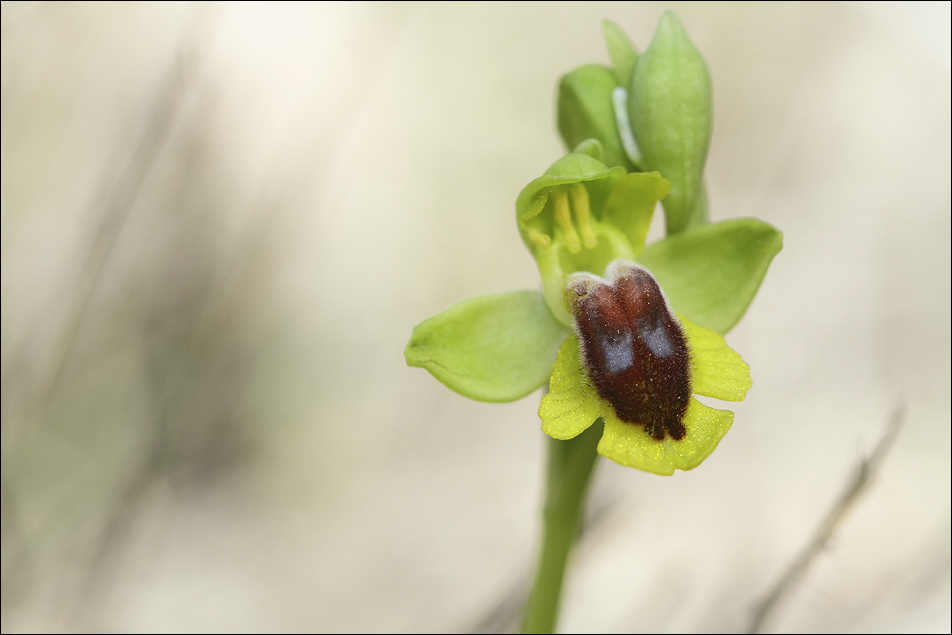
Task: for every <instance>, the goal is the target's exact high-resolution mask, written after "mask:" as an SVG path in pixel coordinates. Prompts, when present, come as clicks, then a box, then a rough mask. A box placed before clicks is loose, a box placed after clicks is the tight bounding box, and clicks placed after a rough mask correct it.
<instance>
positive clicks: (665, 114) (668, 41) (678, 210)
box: [628, 11, 712, 235]
mask: <svg viewBox="0 0 952 635" xmlns="http://www.w3.org/2000/svg"><path fill="white" fill-rule="evenodd" d="M628 94H629V99H628V114H629V120H630V122H631V126H632V129H633V130H634V133H635V139H636V140H637V142H638V148H639V149H640V151H641V165H642V167H643V168H644V169H645V170H657V171H659V172H661V174H662V175H663V176H664V177H665V178H666V179H668V180H669V181H670V182H671V193H670V194H669V195H668V197H667V198H666V199H665V200H664V203H663V205H664V211H665V217H666V226H667V233H668V234H669V235H671V234H677V233H680V232H683V231H685V230H686V229H688V228H689V227H690V226H691V224H692V220H695V221H696V218H697V215H696V213H695V214H693V215H692V212H693V211H694V210H695V199H696V198H697V196H698V195H699V192H700V190H701V176H702V174H703V172H704V162H705V161H706V159H707V150H708V146H709V145H710V140H711V126H712V123H711V121H712V115H711V112H712V111H711V102H712V90H711V77H710V73H709V72H708V69H707V64H706V63H705V62H704V58H703V57H701V54H700V53H699V52H698V50H697V49H696V48H695V47H694V44H693V43H692V42H691V40H690V39H689V38H688V35H687V33H686V32H685V30H684V26H682V24H681V21H680V20H679V19H678V17H677V16H676V15H675V14H674V13H671V12H670V11H669V12H667V13H665V14H664V15H663V16H662V17H661V22H660V23H659V25H658V29H657V31H656V32H655V35H654V38H653V39H652V41H651V44H650V45H649V46H648V49H647V50H646V51H645V52H644V53H643V54H642V55H641V57H639V58H638V63H637V65H636V66H635V70H634V73H633V75H632V78H631V87H630V89H629V91H628Z"/></svg>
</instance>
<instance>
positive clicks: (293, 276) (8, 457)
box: [0, 2, 952, 632]
mask: <svg viewBox="0 0 952 635" xmlns="http://www.w3.org/2000/svg"><path fill="white" fill-rule="evenodd" d="M949 7H950V5H949V4H948V3H895V4H891V3H887V4H832V3H824V4H780V5H777V4H753V3H737V4H719V3H700V4H693V3H653V2H646V3H625V4H614V3H595V2H590V3H568V4H561V3H560V4H536V3H531V4H490V5H470V4H466V5H457V4H435V5H433V4H400V3H383V4H327V3H320V4H313V5H297V4H279V5H273V4H267V5H265V4H251V3H236V4H223V5H202V4H175V5H167V4H164V3H163V4H113V3H108V4H58V3H57V4H47V3H4V4H3V9H2V10H3V13H2V38H0V39H2V183H3V187H2V263H0V264H2V417H3V418H2V425H3V427H2V476H3V479H2V596H0V599H2V630H3V631H4V632H9V631H35V630H46V629H50V630H55V631H74V630H81V631H100V630H104V631H125V630H127V629H128V630H131V631H163V630H172V631H191V630H193V629H197V630H200V631H204V630H232V631H251V630H267V631H283V630H285V629H287V630H294V631H325V632H330V631H338V630H339V631H343V632H357V631H432V632H443V631H445V630H449V631H467V630H471V629H482V630H494V629H503V630H505V629H506V628H510V627H511V621H512V619H513V617H514V616H515V615H516V613H515V612H514V611H517V610H518V604H519V602H520V601H521V599H522V594H523V593H524V588H525V584H526V577H527V574H528V571H529V568H530V567H531V565H532V562H533V560H534V556H535V549H536V546H535V541H536V533H537V530H538V514H539V498H540V495H541V475H542V470H543V462H542V461H543V449H544V443H543V441H544V439H543V435H542V433H541V431H540V430H539V423H538V419H537V417H536V415H535V410H536V408H537V406H538V396H537V395H534V396H531V397H529V398H526V399H524V400H522V401H520V402H517V403H514V404H509V405H489V404H480V403H474V402H470V401H468V400H466V399H464V398H462V397H459V396H457V395H455V394H454V393H452V392H450V391H449V390H447V389H446V388H444V387H443V386H442V385H440V384H439V383H438V382H436V381H435V380H434V379H433V378H431V377H430V376H429V375H428V374H427V373H425V372H424V371H422V370H420V369H410V368H407V367H406V366H405V365H404V362H403V347H404V346H405V344H406V341H407V339H408V338H409V335H410V331H411V329H412V327H413V326H414V324H416V323H417V322H419V321H420V320H422V319H424V318H426V317H428V316H430V315H432V314H434V313H436V312H438V311H440V310H442V309H444V308H445V307H447V306H448V305H450V304H451V303H453V302H455V301H456V300H459V299H462V298H465V297H468V296H471V295H475V294H481V293H488V292H494V291H504V290H512V289H522V288H535V287H536V286H537V284H538V281H537V272H536V269H535V266H534V263H533V261H532V259H531V258H530V257H529V255H528V253H527V252H526V251H525V250H524V248H523V246H522V244H521V242H520V240H519V237H518V234H517V232H516V228H515V222H514V201H515V198H516V195H517V194H518V192H519V190H520V189H521V188H522V187H523V186H524V185H525V184H526V183H527V182H528V181H529V180H531V179H532V178H534V177H536V176H538V175H539V174H541V172H542V171H544V170H545V168H547V167H548V166H549V164H551V163H552V162H553V161H554V160H555V159H556V158H558V157H559V156H560V154H561V153H562V151H563V149H562V148H561V146H560V142H559V141H558V138H557V136H556V135H555V133H554V122H553V120H554V117H553V94H554V87H555V84H556V81H557V79H558V77H559V76H560V75H561V74H562V73H565V72H568V71H569V70H571V69H572V68H574V67H575V66H578V65H581V64H584V63H589V62H602V63H606V62H607V59H608V58H607V54H606V52H605V50H604V47H603V44H602V40H601V32H600V20H601V19H602V18H606V17H607V18H610V19H613V20H615V21H616V22H618V24H620V25H621V26H622V27H623V28H624V29H626V30H627V32H628V33H629V35H630V36H631V38H632V40H633V41H634V42H635V43H636V45H637V46H638V47H639V48H640V49H642V50H643V49H644V47H645V46H647V43H648V42H649V41H650V38H651V35H652V33H653V31H654V28H655V25H656V24H657V21H658V18H659V17H660V15H661V13H662V12H663V11H664V10H666V9H674V10H676V11H677V12H678V13H679V14H680V16H681V18H682V20H683V21H684V23H685V25H686V27H687V29H688V32H689V33H690V34H691V36H692V38H693V39H694V41H695V43H696V44H697V46H698V48H699V49H700V50H701V51H702V52H703V53H704V55H705V57H706V58H707V60H708V64H709V66H710V69H711V74H712V76H713V80H714V88H715V100H714V101H715V130H714V139H713V145H712V150H711V155H710V157H709V160H708V172H707V173H708V183H709V187H710V193H711V201H712V206H711V208H712V215H713V217H714V219H715V220H720V219H725V218H732V217H738V216H757V217H759V218H762V219H764V220H766V221H767V222H770V223H772V224H774V225H775V226H777V227H778V228H779V229H781V230H782V231H783V232H784V235H785V239H784V240H785V245H784V250H783V251H782V252H781V253H780V255H779V256H778V257H777V259H776V260H775V261H774V264H773V266H772V267H771V270H770V272H769V273H768V275H767V278H766V280H765V282H764V285H763V287H762V289H761V292H760V294H759V296H758V297H757V298H756V300H755V301H754V303H753V305H752V306H751V308H750V310H749V312H748V314H747V316H746V317H745V318H744V320H743V321H742V322H741V324H740V325H739V326H738V327H737V328H736V329H735V330H734V331H733V332H732V333H731V334H730V335H729V337H728V341H729V342H730V343H731V344H732V346H733V347H734V348H735V349H736V350H738V351H739V352H740V353H741V354H742V355H743V356H744V358H745V359H746V360H747V361H748V362H749V363H750V365H751V369H752V375H753V378H754V388H753V389H752V390H751V391H750V393H749V396H748V398H747V400H746V401H745V402H743V403H742V404H739V405H738V406H737V407H736V408H735V410H736V412H737V417H736V420H735V424H734V429H733V430H732V431H731V432H730V434H728V436H727V437H726V438H725V439H724V441H723V442H722V443H721V446H720V448H719V449H718V451H717V452H715V453H714V454H713V455H712V456H711V458H710V459H709V460H708V461H707V462H706V463H705V464H704V465H703V466H702V467H701V468H699V469H697V470H695V471H693V472H690V473H678V474H676V475H675V476H673V477H671V478H662V477H657V476H654V475H650V474H644V473H640V472H637V471H633V470H629V469H626V468H621V467H619V466H617V465H614V464H611V463H609V462H607V461H602V462H601V463H600V465H599V467H598V471H597V473H596V481H595V484H594V489H593V493H592V500H591V502H592V509H593V511H592V520H591V522H590V524H589V530H588V531H587V532H586V534H585V537H584V540H583V542H582V544H581V546H580V548H579V550H578V551H577V556H576V558H575V560H574V562H573V568H572V570H571V572H570V580H569V582H568V585H567V589H566V594H565V600H564V611H563V620H562V623H561V628H562V630H564V631H580V632H602V631H605V632H630V631H648V632H659V631H660V632H666V631H737V630H743V629H744V628H746V624H747V623H748V620H749V619H750V612H751V609H752V607H753V606H754V604H755V603H756V602H757V600H758V599H759V598H760V597H762V596H763V595H764V593H766V592H767V590H768V589H769V588H770V586H771V585H772V584H773V583H774V582H775V581H776V580H777V579H778V578H779V577H780V575H781V574H782V573H783V571H784V570H785V568H786V567H787V566H788V565H789V564H790V562H791V561H792V559H793V558H794V557H795V555H796V553H797V551H798V550H799V549H800V548H801V547H802V545H803V544H804V543H805V542H806V541H807V540H808V539H809V537H810V536H811V533H812V532H813V530H814V528H815V527H816V525H817V524H818V523H819V522H820V520H821V519H822V518H823V516H824V514H825V513H826V510H827V509H828V508H829V507H830V506H831V505H832V504H833V502H834V501H835V500H836V498H837V496H838V495H839V493H840V492H841V490H842V489H843V487H844V485H845V483H846V481H847V480H848V478H849V476H850V474H851V473H852V472H853V470H854V469H855V466H856V465H857V463H858V461H859V460H860V459H861V458H862V457H863V456H865V455H866V454H868V453H869V452H870V451H871V449H872V448H873V447H874V446H875V444H876V442H877V440H878V439H879V438H880V436H881V435H882V433H883V430H884V428H885V426H886V422H887V419H888V417H889V415H890V413H891V412H892V411H893V409H894V408H895V407H896V406H897V405H899V404H902V403H904V404H906V407H907V410H906V417H905V422H904V426H903V428H902V430H901V432H900V435H899V437H898V440H897V442H896V444H895V446H894V447H893V449H892V451H891V453H890V454H889V456H888V457H887V459H886V461H885V463H884V464H883V465H882V469H881V471H880V472H879V474H878V475H877V477H876V479H875V481H874V483H873V485H872V487H871V489H870V490H869V491H868V493H867V494H866V496H865V497H864V498H863V499H861V500H860V501H859V503H858V504H857V505H856V507H855V508H854V509H853V511H852V513H851V514H850V515H849V517H847V519H846V520H845V522H844V523H843V524H842V526H841V527H840V530H839V531H838V533H837V534H836V536H835V538H834V541H833V542H832V543H831V545H830V547H829V548H828V549H827V550H826V551H825V552H824V553H823V554H821V556H820V557H819V558H818V559H817V560H816V561H815V563H814V566H813V567H812V568H811V569H810V571H809V572H808V574H807V576H806V577H805V578H804V579H803V581H802V582H801V583H800V584H799V585H798V586H797V587H796V588H795V589H794V591H793V592H792V593H791V594H790V596H789V597H788V598H787V599H786V600H785V601H784V602H783V603H782V604H781V605H780V606H778V608H777V610H776V611H775V613H774V614H773V616H772V619H771V620H770V622H769V623H768V625H767V628H768V629H770V630H780V631H808V632H830V631H837V632H840V631H876V632H893V631H900V632H922V631H925V632H932V631H939V632H942V631H945V632H948V631H949V629H950V628H952V622H950V599H949V598H950V478H952V475H950V381H952V378H950V329H952V327H950V209H952V207H950V205H952V204H950V80H949V77H950V36H949V32H950V9H949ZM653 231H654V235H655V236H656V237H657V236H659V235H660V234H659V232H658V229H657V227H656V228H655V229H654V230H653Z"/></svg>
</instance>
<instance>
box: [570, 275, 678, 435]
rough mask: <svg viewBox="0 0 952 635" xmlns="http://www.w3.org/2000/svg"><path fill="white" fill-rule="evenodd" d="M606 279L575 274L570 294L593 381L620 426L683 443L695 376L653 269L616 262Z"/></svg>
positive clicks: (582, 349) (572, 278) (571, 304)
mask: <svg viewBox="0 0 952 635" xmlns="http://www.w3.org/2000/svg"><path fill="white" fill-rule="evenodd" d="M605 275H606V278H601V277H599V276H596V275H593V274H590V273H576V274H573V275H572V276H570V277H569V282H568V287H567V290H566V294H567V295H566V297H567V300H568V303H569V305H570V306H571V308H572V314H573V316H574V317H575V329H576V332H577V333H578V338H579V342H580V344H581V354H582V360H583V363H584V364H585V367H586V370H587V374H588V379H589V380H590V381H591V383H592V385H594V387H595V389H596V390H597V391H598V394H599V395H600V396H601V397H602V399H604V400H606V401H607V402H608V403H609V404H611V406H612V408H613V409H614V410H615V413H616V414H617V415H618V418H619V419H621V420H622V421H625V422H628V423H632V424H637V425H641V426H644V428H645V430H646V431H647V432H648V434H650V435H651V436H652V437H654V438H655V439H659V440H661V439H664V438H665V437H666V436H670V437H672V438H674V439H682V438H684V434H685V429H684V424H683V421H684V415H685V413H686V412H687V409H688V404H689V403H690V399H691V376H690V354H689V352H688V347H687V340H686V338H685V336H684V332H683V330H682V329H681V324H680V323H679V322H678V320H677V318H676V317H675V316H674V313H673V312H672V311H671V309H670V307H669V306H668V303H667V300H665V297H664V295H663V294H662V293H661V287H659V286H658V283H657V282H656V281H655V279H654V277H653V276H652V275H651V274H650V273H649V272H648V270H647V269H645V268H643V267H641V266H639V265H636V264H635V263H633V262H627V261H623V260H616V261H614V262H613V263H611V264H610V265H609V266H608V269H607V270H606V272H605Z"/></svg>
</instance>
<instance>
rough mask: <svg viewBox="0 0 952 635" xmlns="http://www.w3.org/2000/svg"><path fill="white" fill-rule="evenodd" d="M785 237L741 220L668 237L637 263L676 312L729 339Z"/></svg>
mask: <svg viewBox="0 0 952 635" xmlns="http://www.w3.org/2000/svg"><path fill="white" fill-rule="evenodd" d="M782 247H783V234H781V233H780V232H779V231H778V230H777V229H776V228H774V227H773V226H771V225H769V224H767V223H765V222H763V221H760V220H757V219H756V218H739V219H733V220H727V221H722V222H720V223H713V224H708V225H701V226H700V227H696V228H694V229H691V230H690V231H687V232H684V233H683V234H678V235H675V236H669V237H668V238H665V239H664V240H661V241H658V242H656V243H654V244H651V245H649V246H648V247H647V248H645V250H644V251H643V252H641V254H640V255H639V256H638V258H637V259H636V260H637V261H638V262H639V263H641V264H642V265H644V266H645V267H646V268H647V269H648V270H649V271H651V273H652V274H653V275H654V276H655V278H656V279H657V280H658V283H659V284H660V285H661V288H662V289H664V293H665V295H666V296H667V298H668V301H669V302H670V303H671V305H672V306H673V307H675V309H676V310H677V311H678V312H679V313H681V314H683V315H684V316H685V317H686V318H687V319H689V320H691V321H692V322H694V323H696V324H699V325H700V326H703V327H706V328H709V329H711V330H713V331H716V332H718V333H721V334H722V335H723V334H724V333H727V332H728V331H730V330H731V329H732V328H733V327H734V325H735V324H737V322H738V320H740V318H741V317H743V315H744V312H745V311H746V310H747V307H748V306H749V305H750V302H751V300H753V299H754V295H755V294H756V293H757V289H758V288H759V287H760V283H761V282H762V281H763V279H764V275H766V273H767V268H768V267H769V266H770V262H771V261H772V260H773V257H774V256H776V255H777V253H778V252H779V251H780V249H781V248H782Z"/></svg>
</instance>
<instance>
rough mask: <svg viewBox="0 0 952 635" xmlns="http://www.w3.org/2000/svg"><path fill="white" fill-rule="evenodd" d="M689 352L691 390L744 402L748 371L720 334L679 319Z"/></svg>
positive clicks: (715, 397)
mask: <svg viewBox="0 0 952 635" xmlns="http://www.w3.org/2000/svg"><path fill="white" fill-rule="evenodd" d="M678 319H680V320H681V325H682V326H683V327H684V334H685V335H686V336H687V338H688V344H689V345H690V348H691V390H692V392H694V394H696V395H703V396H705V397H713V398H714V399H722V400H724V401H743V400H744V397H746V396H747V390H748V389H749V388H750V386H751V384H752V382H751V380H750V367H748V366H747V364H746V363H745V362H744V360H743V359H741V357H740V355H738V354H737V353H736V352H734V350H733V349H731V348H730V347H729V346H728V345H727V342H725V341H724V338H723V337H721V335H720V334H718V333H716V332H714V331H712V330H710V329H706V328H704V327H703V326H698V325H697V324H694V323H692V322H689V321H688V320H686V319H684V317H683V316H681V315H679V316H678Z"/></svg>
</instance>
